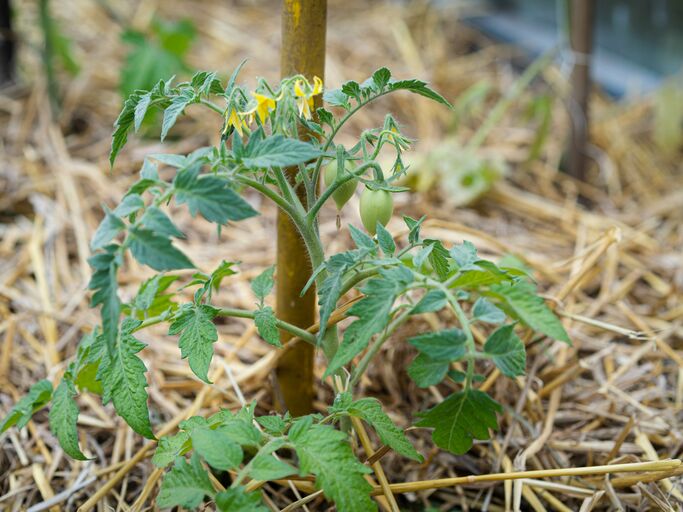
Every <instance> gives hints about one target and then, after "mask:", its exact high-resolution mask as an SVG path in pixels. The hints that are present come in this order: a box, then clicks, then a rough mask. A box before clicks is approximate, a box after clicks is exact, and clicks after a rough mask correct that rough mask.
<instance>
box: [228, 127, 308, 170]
mask: <svg viewBox="0 0 683 512" xmlns="http://www.w3.org/2000/svg"><path fill="white" fill-rule="evenodd" d="M247 148H248V152H245V154H243V155H242V164H243V165H244V166H246V167H248V168H250V169H269V168H270V167H290V166H293V165H298V164H303V163H306V162H308V161H310V160H313V159H315V158H318V157H319V156H320V155H321V151H320V149H318V148H317V147H315V146H314V145H313V144H310V143H308V142H304V141H301V140H298V139H288V138H286V137H284V136H283V135H279V134H278V135H273V136H270V137H268V138H266V139H263V140H261V141H260V142H259V143H258V144H255V145H254V146H253V147H249V146H247Z"/></svg>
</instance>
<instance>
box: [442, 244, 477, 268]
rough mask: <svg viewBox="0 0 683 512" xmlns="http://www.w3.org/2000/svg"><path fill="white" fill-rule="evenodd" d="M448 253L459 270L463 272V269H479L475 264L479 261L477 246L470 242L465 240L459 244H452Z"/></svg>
mask: <svg viewBox="0 0 683 512" xmlns="http://www.w3.org/2000/svg"><path fill="white" fill-rule="evenodd" d="M450 255H451V257H452V258H453V259H454V260H455V262H456V263H457V264H458V268H459V270H460V271H461V272H464V271H465V270H481V268H480V267H479V266H477V264H476V263H477V262H478V261H480V258H479V256H478V255H477V248H476V247H475V246H474V244H472V242H468V241H467V240H465V241H464V242H463V243H462V244H460V245H454V246H453V247H451V250H450Z"/></svg>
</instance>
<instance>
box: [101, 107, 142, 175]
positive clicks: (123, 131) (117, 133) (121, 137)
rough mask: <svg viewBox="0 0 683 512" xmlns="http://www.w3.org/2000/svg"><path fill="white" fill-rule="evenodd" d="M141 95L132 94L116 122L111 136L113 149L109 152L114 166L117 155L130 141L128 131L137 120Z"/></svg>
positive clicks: (110, 160) (110, 163)
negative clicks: (136, 111) (136, 115)
mask: <svg viewBox="0 0 683 512" xmlns="http://www.w3.org/2000/svg"><path fill="white" fill-rule="evenodd" d="M139 100H140V97H139V96H138V95H137V94H131V95H130V96H129V97H128V99H127V100H126V101H125V102H124V103H123V109H122V110H121V113H120V114H119V116H118V117H117V118H116V121H115V122H114V133H113V134H112V136H111V151H110V152H109V165H111V166H112V167H114V162H115V161H116V156H117V155H118V154H119V152H120V151H121V149H122V148H123V146H125V145H126V142H127V141H128V131H129V130H130V127H131V125H132V124H133V121H134V120H135V107H136V106H137V104H138V101H139Z"/></svg>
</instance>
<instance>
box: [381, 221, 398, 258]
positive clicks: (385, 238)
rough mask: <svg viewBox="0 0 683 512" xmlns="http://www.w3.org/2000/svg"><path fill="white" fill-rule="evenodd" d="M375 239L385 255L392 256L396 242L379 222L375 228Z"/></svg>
mask: <svg viewBox="0 0 683 512" xmlns="http://www.w3.org/2000/svg"><path fill="white" fill-rule="evenodd" d="M376 233H377V241H378V242H379V247H380V249H382V252H383V253H384V255H385V256H393V255H394V253H395V252H396V243H395V242H394V239H393V237H392V236H391V233H389V232H388V231H387V228H385V227H384V226H383V225H382V223H381V222H378V223H377V228H376Z"/></svg>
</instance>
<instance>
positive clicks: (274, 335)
mask: <svg viewBox="0 0 683 512" xmlns="http://www.w3.org/2000/svg"><path fill="white" fill-rule="evenodd" d="M254 323H255V324H256V329H257V330H258V333H259V336H261V338H263V340H264V341H266V342H267V343H270V344H271V345H273V346H274V347H278V348H280V347H282V343H281V342H280V331H279V330H278V328H277V319H276V318H275V312H273V308H271V307H270V306H264V307H262V308H260V309H257V310H256V312H255V313H254Z"/></svg>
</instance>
